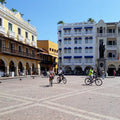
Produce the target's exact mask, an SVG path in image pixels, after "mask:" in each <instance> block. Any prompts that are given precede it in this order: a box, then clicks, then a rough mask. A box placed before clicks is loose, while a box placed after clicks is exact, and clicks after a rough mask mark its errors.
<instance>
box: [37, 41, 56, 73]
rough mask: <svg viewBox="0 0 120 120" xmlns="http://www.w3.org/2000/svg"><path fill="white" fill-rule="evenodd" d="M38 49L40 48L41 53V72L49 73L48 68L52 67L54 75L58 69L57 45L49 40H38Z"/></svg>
mask: <svg viewBox="0 0 120 120" xmlns="http://www.w3.org/2000/svg"><path fill="white" fill-rule="evenodd" d="M37 46H38V48H41V49H42V50H43V52H39V53H40V58H42V60H41V62H40V66H41V71H49V69H50V67H53V69H54V71H55V73H57V69H58V45H57V44H56V43H54V42H52V41H49V40H38V41H37Z"/></svg>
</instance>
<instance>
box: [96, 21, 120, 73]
mask: <svg viewBox="0 0 120 120" xmlns="http://www.w3.org/2000/svg"><path fill="white" fill-rule="evenodd" d="M101 42H103V44H104V45H105V55H104V59H103V61H101V62H100V63H99V65H98V66H99V67H100V68H101V67H103V66H104V67H105V70H106V72H107V73H108V75H113V70H116V72H117V74H119V75H120V22H111V23H105V22H104V21H103V20H100V21H99V22H98V23H97V24H96V45H97V46H96V64H98V59H99V46H100V43H101Z"/></svg>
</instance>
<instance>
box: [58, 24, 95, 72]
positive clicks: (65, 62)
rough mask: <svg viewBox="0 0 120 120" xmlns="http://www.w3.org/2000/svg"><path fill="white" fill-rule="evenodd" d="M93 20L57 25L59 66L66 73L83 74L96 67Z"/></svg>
mask: <svg viewBox="0 0 120 120" xmlns="http://www.w3.org/2000/svg"><path fill="white" fill-rule="evenodd" d="M95 24H96V23H95V22H87V23H85V22H83V23H70V24H62V25H60V26H58V55H59V67H62V69H63V71H64V72H65V73H66V74H84V73H86V72H87V71H88V69H89V68H90V67H93V68H95V67H96V62H95V61H96V59H95V57H96V56H95V49H96V47H95V46H96V31H95V30H96V29H95Z"/></svg>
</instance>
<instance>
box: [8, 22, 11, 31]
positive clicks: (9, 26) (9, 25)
mask: <svg viewBox="0 0 120 120" xmlns="http://www.w3.org/2000/svg"><path fill="white" fill-rule="evenodd" d="M8 30H10V31H12V24H11V23H8Z"/></svg>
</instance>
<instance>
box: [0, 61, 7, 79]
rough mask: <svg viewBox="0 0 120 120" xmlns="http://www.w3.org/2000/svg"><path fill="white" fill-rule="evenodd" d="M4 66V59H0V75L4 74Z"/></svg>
mask: <svg viewBox="0 0 120 120" xmlns="http://www.w3.org/2000/svg"><path fill="white" fill-rule="evenodd" d="M5 71H6V67H5V62H4V60H2V59H0V77H3V76H4V75H5Z"/></svg>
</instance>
